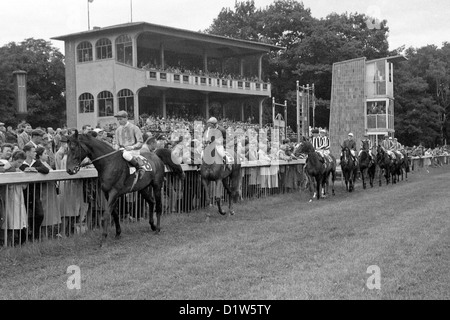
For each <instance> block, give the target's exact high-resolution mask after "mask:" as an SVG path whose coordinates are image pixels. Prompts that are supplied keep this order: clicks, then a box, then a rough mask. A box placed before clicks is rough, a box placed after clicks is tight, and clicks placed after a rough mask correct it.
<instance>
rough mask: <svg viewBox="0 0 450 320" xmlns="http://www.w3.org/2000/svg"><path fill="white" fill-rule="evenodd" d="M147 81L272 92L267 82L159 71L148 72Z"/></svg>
mask: <svg viewBox="0 0 450 320" xmlns="http://www.w3.org/2000/svg"><path fill="white" fill-rule="evenodd" d="M146 73H147V75H146V77H147V79H148V80H150V81H157V82H167V83H176V84H184V85H192V86H196V87H211V88H223V89H236V90H242V91H256V92H270V84H269V83H265V82H257V81H247V80H234V79H223V78H216V77H207V76H201V75H186V74H179V73H172V72H165V71H159V70H147V71H146Z"/></svg>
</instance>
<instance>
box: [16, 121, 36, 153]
mask: <svg viewBox="0 0 450 320" xmlns="http://www.w3.org/2000/svg"><path fill="white" fill-rule="evenodd" d="M31 131H33V129H32V128H31V125H29V124H28V123H27V124H25V125H24V129H23V131H22V132H21V133H20V134H19V135H18V136H17V144H18V145H19V149H20V150H23V147H25V145H26V144H27V143H28V142H30V140H31V136H30V135H31Z"/></svg>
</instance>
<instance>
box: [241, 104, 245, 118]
mask: <svg viewBox="0 0 450 320" xmlns="http://www.w3.org/2000/svg"><path fill="white" fill-rule="evenodd" d="M244 106H245V103H244V102H241V121H242V122H244V121H245V114H244Z"/></svg>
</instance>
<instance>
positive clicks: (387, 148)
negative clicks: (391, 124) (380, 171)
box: [381, 135, 397, 160]
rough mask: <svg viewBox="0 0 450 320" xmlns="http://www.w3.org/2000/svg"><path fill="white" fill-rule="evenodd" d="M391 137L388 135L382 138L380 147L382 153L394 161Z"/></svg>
mask: <svg viewBox="0 0 450 320" xmlns="http://www.w3.org/2000/svg"><path fill="white" fill-rule="evenodd" d="M392 144H393V143H392V137H389V136H388V135H385V136H384V140H383V142H382V143H381V147H382V148H383V150H384V152H386V153H387V154H388V155H389V156H390V157H391V159H392V160H396V159H397V158H396V156H395V154H394V153H393V152H392V147H393V146H392Z"/></svg>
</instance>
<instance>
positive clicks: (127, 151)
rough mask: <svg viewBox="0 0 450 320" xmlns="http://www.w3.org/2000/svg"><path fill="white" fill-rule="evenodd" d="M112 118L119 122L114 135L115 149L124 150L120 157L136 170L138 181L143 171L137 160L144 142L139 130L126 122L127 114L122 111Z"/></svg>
mask: <svg viewBox="0 0 450 320" xmlns="http://www.w3.org/2000/svg"><path fill="white" fill-rule="evenodd" d="M114 117H116V118H117V121H119V127H118V128H117V129H116V134H115V138H116V144H117V148H119V149H122V150H124V151H123V154H122V157H123V158H124V159H125V160H126V161H128V163H129V164H131V165H132V166H133V167H135V168H136V169H137V175H138V179H140V178H141V177H142V176H143V175H144V173H145V169H144V168H143V167H142V166H141V164H140V162H139V161H138V160H137V156H139V150H140V149H141V147H142V144H143V142H144V139H143V138H142V132H141V129H139V127H138V126H136V125H134V124H132V123H131V122H129V121H128V113H127V112H126V111H124V110H121V111H119V112H118V113H116V114H115V115H114Z"/></svg>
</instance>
